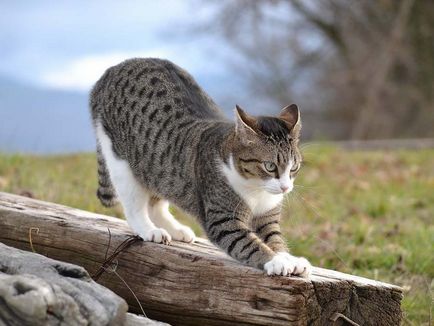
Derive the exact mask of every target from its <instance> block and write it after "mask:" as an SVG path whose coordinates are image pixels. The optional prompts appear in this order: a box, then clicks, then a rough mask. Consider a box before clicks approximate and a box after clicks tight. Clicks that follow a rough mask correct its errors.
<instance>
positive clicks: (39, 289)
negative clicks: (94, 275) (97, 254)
mask: <svg viewBox="0 0 434 326" xmlns="http://www.w3.org/2000/svg"><path fill="white" fill-rule="evenodd" d="M127 310H128V306H127V304H126V302H125V301H124V300H123V299H122V298H120V297H119V296H117V295H116V294H114V293H113V292H112V291H110V290H108V289H107V288H105V287H103V286H101V285H99V284H98V283H96V282H94V281H93V280H92V279H91V278H90V276H89V274H88V273H87V272H86V270H85V269H84V268H82V267H79V266H76V265H72V264H68V263H63V262H60V261H56V260H53V259H49V258H47V257H44V256H42V255H39V254H35V253H29V252H26V251H22V250H19V249H15V248H11V247H8V246H5V245H4V244H2V243H0V325H2V324H6V325H13V326H15V325H17V326H18V325H19V326H22V325H23V326H24V325H32V326H39V325H41V326H42V325H95V326H99V325H123V324H124V323H125V319H126V312H127Z"/></svg>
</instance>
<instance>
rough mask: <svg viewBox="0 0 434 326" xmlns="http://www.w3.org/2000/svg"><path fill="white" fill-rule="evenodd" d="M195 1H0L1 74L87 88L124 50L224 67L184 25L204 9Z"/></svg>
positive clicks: (211, 70) (215, 71)
mask: <svg viewBox="0 0 434 326" xmlns="http://www.w3.org/2000/svg"><path fill="white" fill-rule="evenodd" d="M197 4H198V1H175V0H163V1H161V0H160V1H81V0H78V1H40V0H38V1H20V0H19V1H2V2H0V17H1V19H0V44H1V50H0V75H3V76H9V77H11V78H13V79H17V80H20V81H23V82H26V83H31V84H34V85H37V86H40V87H48V88H57V89H63V90H74V91H82V92H84V91H88V90H89V88H90V87H91V85H92V84H93V83H94V82H95V81H96V80H97V79H98V77H99V76H101V74H102V73H103V72H104V70H105V69H106V68H107V67H109V66H111V65H114V64H116V63H119V62H120V61H122V60H124V59H126V58H130V57H137V56H141V57H149V56H152V57H164V58H168V59H170V60H172V61H175V62H176V63H177V64H179V65H181V66H183V67H184V68H186V69H187V70H188V71H190V72H191V73H192V74H193V75H195V74H196V75H198V74H200V73H201V71H204V70H205V69H206V71H207V74H208V75H219V74H222V73H223V71H222V70H223V65H221V64H219V63H218V60H217V61H216V60H215V59H214V58H213V60H212V62H213V64H209V62H210V60H209V59H210V58H209V56H210V55H211V54H212V53H215V51H214V50H215V49H213V48H215V46H214V44H215V43H216V42H215V40H213V39H212V37H211V38H210V37H207V38H200V37H194V38H192V37H189V33H187V32H185V33H183V30H186V26H188V25H189V24H190V23H191V24H193V23H194V22H195V21H197V20H199V19H201V18H203V17H204V15H206V11H205V10H202V11H201V10H198V8H197Z"/></svg>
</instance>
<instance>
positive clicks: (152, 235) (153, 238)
mask: <svg viewBox="0 0 434 326" xmlns="http://www.w3.org/2000/svg"><path fill="white" fill-rule="evenodd" d="M140 236H141V237H142V239H143V241H149V242H156V243H163V244H165V245H168V244H170V242H171V241H172V237H171V236H170V234H169V233H168V232H167V231H166V230H165V229H161V228H155V229H152V230H149V231H146V232H144V233H143V234H140Z"/></svg>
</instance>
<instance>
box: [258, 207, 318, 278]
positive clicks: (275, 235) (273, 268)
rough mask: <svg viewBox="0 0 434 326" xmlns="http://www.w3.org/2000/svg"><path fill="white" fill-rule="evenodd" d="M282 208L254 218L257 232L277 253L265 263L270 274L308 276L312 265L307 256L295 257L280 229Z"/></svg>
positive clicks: (265, 267)
mask: <svg viewBox="0 0 434 326" xmlns="http://www.w3.org/2000/svg"><path fill="white" fill-rule="evenodd" d="M279 221H280V208H275V209H274V210H271V211H270V212H268V213H266V214H264V215H263V216H256V217H254V218H253V221H252V224H253V229H254V230H255V232H256V234H257V235H258V236H259V237H260V238H261V239H262V240H263V241H264V243H265V244H266V245H267V246H268V247H270V248H271V249H272V250H273V251H274V252H275V253H276V255H275V256H274V257H273V259H272V260H270V261H269V262H267V263H266V264H265V265H264V269H265V270H266V272H267V274H268V275H273V274H278V275H297V276H301V277H308V276H309V275H310V274H311V271H312V266H311V264H310V263H309V261H308V260H307V259H306V258H303V257H295V256H293V255H291V254H290V253H289V252H288V247H287V245H286V241H285V239H284V238H283V237H282V233H281V231H280V225H279Z"/></svg>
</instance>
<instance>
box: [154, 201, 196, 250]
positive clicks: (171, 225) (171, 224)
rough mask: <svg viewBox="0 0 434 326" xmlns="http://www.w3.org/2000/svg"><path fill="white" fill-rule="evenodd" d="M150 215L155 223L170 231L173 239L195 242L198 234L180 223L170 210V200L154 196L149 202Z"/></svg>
mask: <svg viewBox="0 0 434 326" xmlns="http://www.w3.org/2000/svg"><path fill="white" fill-rule="evenodd" d="M148 207H149V216H150V218H151V219H152V221H153V222H154V224H155V225H157V226H158V227H161V228H163V229H165V230H167V231H168V232H169V234H170V235H171V236H172V239H173V240H178V241H183V242H194V240H195V238H196V236H195V234H194V232H193V230H192V229H190V228H189V227H188V226H186V225H183V224H181V223H179V222H178V221H177V220H176V219H175V217H174V216H173V215H172V213H170V211H169V202H168V201H167V200H164V199H161V198H159V197H158V196H155V195H154V196H152V197H151V200H150V203H149V206H148Z"/></svg>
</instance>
